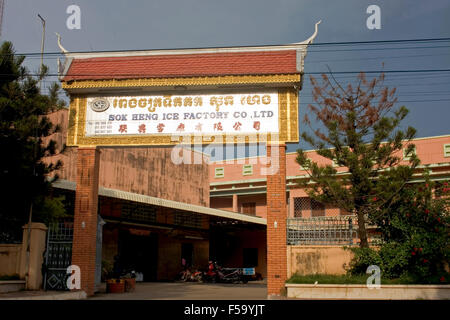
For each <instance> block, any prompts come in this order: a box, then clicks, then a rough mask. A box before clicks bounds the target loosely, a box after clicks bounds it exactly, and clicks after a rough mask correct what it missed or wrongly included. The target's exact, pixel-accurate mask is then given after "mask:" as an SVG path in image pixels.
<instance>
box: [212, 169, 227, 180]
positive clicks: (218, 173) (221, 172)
mask: <svg viewBox="0 0 450 320" xmlns="http://www.w3.org/2000/svg"><path fill="white" fill-rule="evenodd" d="M223 177H225V168H224V167H220V168H215V169H214V178H223Z"/></svg>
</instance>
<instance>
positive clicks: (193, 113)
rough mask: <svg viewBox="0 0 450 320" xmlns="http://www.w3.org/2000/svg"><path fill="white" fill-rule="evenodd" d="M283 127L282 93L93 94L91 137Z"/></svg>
mask: <svg viewBox="0 0 450 320" xmlns="http://www.w3.org/2000/svg"><path fill="white" fill-rule="evenodd" d="M278 131H279V128H278V93H276V92H264V93H243V94H209V95H171V96H125V97H114V96H113V97H100V98H98V97H96V98H88V99H87V109H86V126H85V134H86V136H103V135H108V136H111V135H151V134H166V135H171V134H174V135H177V134H205V135H207V134H217V133H220V134H229V135H234V134H255V133H278Z"/></svg>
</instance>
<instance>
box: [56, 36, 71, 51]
mask: <svg viewBox="0 0 450 320" xmlns="http://www.w3.org/2000/svg"><path fill="white" fill-rule="evenodd" d="M55 33H56V37H57V38H58V47H59V49H60V50H61V52H62V53H68V52H69V51H67V50H66V49H64V47H63V46H62V44H61V35H60V34H59V33H58V32H55Z"/></svg>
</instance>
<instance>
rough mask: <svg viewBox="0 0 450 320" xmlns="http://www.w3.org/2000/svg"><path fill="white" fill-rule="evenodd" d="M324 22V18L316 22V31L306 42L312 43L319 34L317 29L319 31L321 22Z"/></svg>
mask: <svg viewBox="0 0 450 320" xmlns="http://www.w3.org/2000/svg"><path fill="white" fill-rule="evenodd" d="M321 22H322V20H319V21H318V22H316V25H315V27H314V33H313V35H312V36H311V37H309V39H308V40H306V43H308V44H310V43H312V42H313V40H314V39H315V38H316V36H317V31H319V24H320V23H321Z"/></svg>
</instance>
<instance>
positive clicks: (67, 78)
mask: <svg viewBox="0 0 450 320" xmlns="http://www.w3.org/2000/svg"><path fill="white" fill-rule="evenodd" d="M316 35H317V25H316V30H315V33H314V34H313V36H312V37H310V38H309V39H308V40H306V41H303V42H300V43H295V44H290V45H282V46H260V47H229V48H204V49H177V50H147V51H133V52H130V51H127V52H99V53H95V52H93V53H65V55H66V58H67V59H66V62H65V65H64V68H63V70H60V71H61V74H60V78H61V81H62V86H63V88H64V89H66V90H67V91H68V92H69V94H70V95H71V104H70V117H69V130H68V136H67V144H68V145H69V146H76V147H78V154H77V157H78V159H77V179H76V199H75V218H74V238H73V249H72V263H73V264H77V265H78V266H79V267H80V269H81V285H82V289H83V290H85V291H86V292H87V294H88V295H92V294H93V293H94V284H95V269H96V250H97V249H96V248H97V247H96V234H97V213H98V212H97V211H98V192H99V159H100V155H99V152H100V151H99V148H101V147H105V146H123V147H125V146H155V145H159V146H174V145H179V144H180V143H183V144H188V145H195V144H197V145H207V144H211V143H212V144H220V143H232V144H249V143H268V148H267V154H268V158H269V159H270V163H268V164H267V170H265V172H263V173H261V174H263V175H266V176H267V189H268V190H267V194H268V196H267V204H268V206H267V207H268V209H267V252H268V258H267V260H268V295H274V294H275V295H279V294H280V292H281V290H282V289H283V287H284V282H285V280H286V263H287V261H286V218H287V210H286V171H285V165H286V163H285V144H286V143H297V142H298V139H299V137H298V135H299V133H298V91H299V90H300V89H301V85H302V74H303V64H304V59H305V56H306V52H307V47H308V45H309V44H310V43H311V42H312V41H313V40H314V38H315V36H316ZM172 160H173V159H172ZM178 160H180V159H178ZM182 160H183V159H182ZM166 174H170V173H166ZM161 187H162V186H161ZM174 197H176V195H174Z"/></svg>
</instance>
